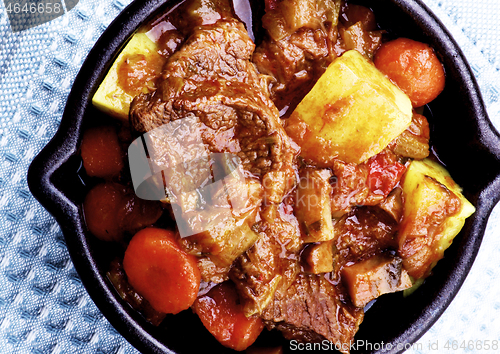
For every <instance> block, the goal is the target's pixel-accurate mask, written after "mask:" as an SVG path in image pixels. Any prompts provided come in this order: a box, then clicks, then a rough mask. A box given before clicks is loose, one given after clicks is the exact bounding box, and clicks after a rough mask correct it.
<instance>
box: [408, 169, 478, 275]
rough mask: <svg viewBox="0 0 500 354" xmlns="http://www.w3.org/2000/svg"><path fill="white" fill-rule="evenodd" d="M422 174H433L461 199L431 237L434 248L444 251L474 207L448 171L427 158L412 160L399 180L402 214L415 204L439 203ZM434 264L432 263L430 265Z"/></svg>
mask: <svg viewBox="0 0 500 354" xmlns="http://www.w3.org/2000/svg"><path fill="white" fill-rule="evenodd" d="M426 176H428V177H431V178H433V179H434V180H435V181H437V182H439V183H441V184H442V185H444V186H445V187H446V188H448V189H449V190H450V191H452V192H453V193H454V194H455V195H456V196H457V197H458V198H459V199H460V202H461V209H460V211H459V212H458V213H456V214H455V215H452V216H449V217H447V218H446V219H445V220H444V222H443V224H442V228H441V232H440V233H439V235H436V237H435V239H436V240H438V242H437V243H436V245H435V249H434V252H436V253H437V254H440V255H441V256H442V255H443V254H444V251H445V250H446V249H447V248H448V247H450V245H451V243H452V241H453V238H454V237H455V236H456V235H457V234H458V233H459V232H460V230H461V229H462V227H463V226H464V223H465V219H467V218H468V217H469V216H471V215H472V214H473V213H474V212H475V211H476V208H475V207H474V206H473V205H472V204H471V203H470V202H469V201H468V200H467V199H466V198H465V197H464V196H463V194H462V189H461V188H460V186H459V185H458V184H456V183H455V181H453V179H452V178H451V176H450V174H449V172H448V171H447V170H446V169H445V168H444V167H443V166H441V165H439V164H438V163H436V162H434V161H432V160H430V159H424V160H420V161H419V160H414V161H412V162H411V164H410V167H409V168H408V170H407V172H406V175H405V177H404V182H403V193H404V196H405V203H404V208H405V212H404V214H405V215H404V216H403V218H404V217H405V216H406V217H408V216H410V215H416V214H417V213H415V212H414V209H415V208H420V209H424V210H425V209H430V208H432V207H433V206H434V205H436V204H438V203H439V200H438V199H439V198H440V197H441V194H440V193H438V192H437V191H436V188H435V187H433V185H432V184H430V183H426V182H425V180H426ZM434 265H435V264H433V265H432V267H433V266H434Z"/></svg>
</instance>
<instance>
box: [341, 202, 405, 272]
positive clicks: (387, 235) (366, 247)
mask: <svg viewBox="0 0 500 354" xmlns="http://www.w3.org/2000/svg"><path fill="white" fill-rule="evenodd" d="M335 227H336V229H337V232H338V233H339V237H338V239H337V242H336V245H335V246H336V249H337V253H336V254H334V274H333V277H334V279H338V277H339V271H340V270H341V269H342V267H343V266H344V265H346V264H347V263H349V262H352V263H357V262H361V261H363V260H365V259H367V258H370V257H371V256H373V255H376V254H380V253H381V252H383V251H393V250H397V248H398V244H397V240H396V234H397V230H398V223H397V222H396V221H395V220H394V219H393V218H392V217H391V216H390V215H389V214H388V213H387V212H386V211H385V210H383V209H381V208H379V207H378V206H375V207H374V206H367V207H358V208H355V209H353V210H352V211H351V212H350V213H348V214H346V215H344V216H343V217H342V218H341V219H340V220H339V221H338V222H337V223H336V225H335Z"/></svg>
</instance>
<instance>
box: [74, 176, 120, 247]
mask: <svg viewBox="0 0 500 354" xmlns="http://www.w3.org/2000/svg"><path fill="white" fill-rule="evenodd" d="M122 199H123V191H122V189H121V188H120V187H119V185H118V184H115V183H101V184H98V185H97V186H95V187H94V188H92V189H91V190H90V191H89V192H88V193H87V195H86V196H85V201H84V202H83V212H84V215H85V223H86V224H87V227H88V228H89V230H90V232H92V234H94V236H96V237H97V238H99V239H101V240H103V241H118V240H119V238H120V236H121V230H120V223H119V220H118V219H117V216H118V213H119V210H120V208H121V205H122Z"/></svg>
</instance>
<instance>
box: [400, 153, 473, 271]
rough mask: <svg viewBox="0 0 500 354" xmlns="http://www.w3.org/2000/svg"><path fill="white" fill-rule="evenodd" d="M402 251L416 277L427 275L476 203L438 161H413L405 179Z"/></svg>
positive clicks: (404, 261)
mask: <svg viewBox="0 0 500 354" xmlns="http://www.w3.org/2000/svg"><path fill="white" fill-rule="evenodd" d="M403 199H404V213H403V219H402V222H401V228H400V231H399V235H398V242H399V254H400V255H401V257H402V258H403V264H404V267H405V269H406V270H408V273H409V274H410V275H411V276H412V277H414V278H415V279H418V278H422V277H426V276H427V275H429V273H430V271H431V269H432V268H433V267H434V266H435V265H436V263H437V262H438V261H439V260H440V259H441V258H443V256H444V251H445V250H446V249H447V248H448V247H449V246H450V245H451V242H452V241H453V238H454V237H455V236H456V235H457V234H458V233H459V232H460V230H461V229H462V227H463V225H464V222H465V219H466V218H467V217H469V216H470V215H471V214H472V213H474V211H475V208H474V206H473V205H472V204H471V203H470V202H469V201H468V200H467V199H466V198H465V197H464V196H463V195H462V193H461V188H460V187H459V186H458V185H457V184H456V183H455V182H454V181H453V180H452V179H451V177H450V174H449V173H448V171H446V169H445V168H444V167H442V166H441V165H439V164H438V163H436V162H434V161H432V160H429V159H424V160H422V161H417V160H414V161H412V162H411V164H410V167H409V168H408V170H407V172H406V175H405V176H404V181H403Z"/></svg>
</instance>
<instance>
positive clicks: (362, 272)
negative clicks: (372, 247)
mask: <svg viewBox="0 0 500 354" xmlns="http://www.w3.org/2000/svg"><path fill="white" fill-rule="evenodd" d="M401 263H402V262H401V258H399V257H394V258H391V257H384V256H381V255H376V256H373V257H371V258H368V259H366V260H364V261H362V262H359V263H355V264H353V265H351V266H348V267H344V268H343V269H342V281H343V283H344V284H345V285H346V287H347V290H348V291H349V295H350V296H351V300H352V302H353V304H354V305H355V306H357V307H365V306H366V304H368V303H369V302H370V301H372V300H373V299H376V298H377V297H379V296H380V295H383V294H387V293H393V292H396V291H400V290H404V289H408V288H410V287H411V285H412V284H411V280H410V277H409V276H408V273H407V272H406V270H404V269H402V265H401Z"/></svg>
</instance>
